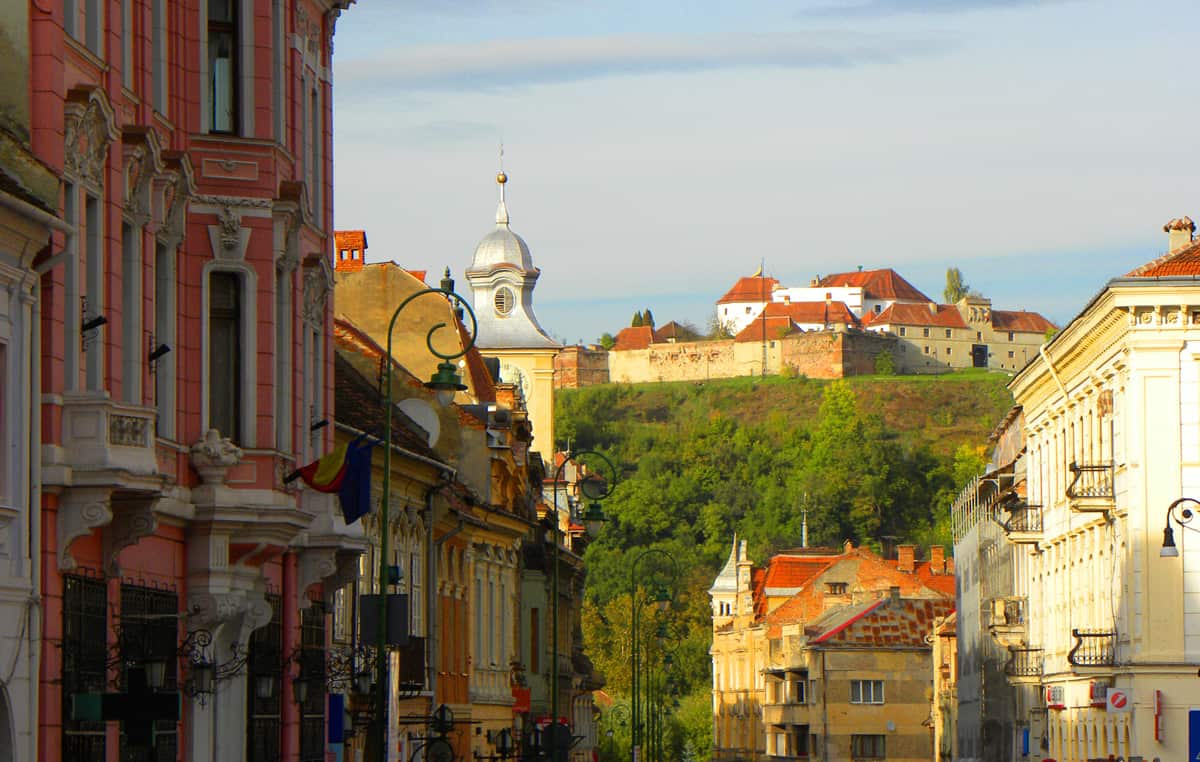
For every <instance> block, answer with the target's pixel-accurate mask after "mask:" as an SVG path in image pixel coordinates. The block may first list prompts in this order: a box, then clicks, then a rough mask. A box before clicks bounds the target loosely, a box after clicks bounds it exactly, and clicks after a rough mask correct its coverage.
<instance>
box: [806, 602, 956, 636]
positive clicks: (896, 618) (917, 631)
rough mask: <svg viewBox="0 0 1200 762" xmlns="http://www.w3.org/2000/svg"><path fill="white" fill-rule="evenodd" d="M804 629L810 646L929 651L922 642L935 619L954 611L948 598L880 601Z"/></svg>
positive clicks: (832, 616) (825, 618) (832, 615)
mask: <svg viewBox="0 0 1200 762" xmlns="http://www.w3.org/2000/svg"><path fill="white" fill-rule="evenodd" d="M846 609H849V610H848V611H833V612H830V614H829V616H828V617H822V619H821V620H818V621H817V622H814V623H813V624H812V625H810V626H809V627H808V628H806V629H805V633H806V634H807V635H808V636H809V638H810V640H809V642H810V643H813V644H823V645H827V646H838V645H845V646H858V647H864V646H866V647H880V646H909V647H917V648H928V647H929V644H928V643H927V642H926V640H925V638H926V637H928V635H929V634H930V629H931V628H932V627H933V622H934V620H935V619H938V618H940V617H944V616H948V615H949V614H951V613H952V612H953V611H954V600H953V599H947V598H941V599H938V598H935V599H929V598H922V599H913V598H901V599H900V600H891V599H890V598H887V597H885V598H883V599H881V600H879V601H876V602H874V603H873V604H865V605H860V606H852V607H849V606H848V607H846Z"/></svg>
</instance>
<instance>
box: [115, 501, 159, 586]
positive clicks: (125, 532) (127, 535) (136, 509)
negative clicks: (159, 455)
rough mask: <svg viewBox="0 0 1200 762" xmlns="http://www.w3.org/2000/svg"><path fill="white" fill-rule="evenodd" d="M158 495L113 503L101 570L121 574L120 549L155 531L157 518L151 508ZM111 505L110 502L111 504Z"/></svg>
mask: <svg viewBox="0 0 1200 762" xmlns="http://www.w3.org/2000/svg"><path fill="white" fill-rule="evenodd" d="M157 503H158V496H157V495H155V496H152V497H144V498H135V499H131V500H119V501H116V502H115V504H113V505H112V513H113V519H112V523H111V524H110V525H109V527H108V529H107V530H106V531H105V532H104V571H105V573H107V574H109V575H110V576H119V575H120V574H121V567H120V564H119V563H117V558H118V557H119V556H120V555H121V551H122V550H124V549H125V548H127V547H129V546H130V545H133V544H135V543H136V542H137V541H138V540H140V539H142V538H143V537H149V536H150V535H152V534H154V530H155V529H157V528H158V517H157V516H155V514H154V507H155V505H156V504H157ZM110 504H111V503H110Z"/></svg>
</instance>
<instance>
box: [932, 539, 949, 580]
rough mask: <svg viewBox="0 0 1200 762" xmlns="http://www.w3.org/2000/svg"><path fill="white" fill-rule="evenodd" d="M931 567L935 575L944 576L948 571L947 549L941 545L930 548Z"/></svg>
mask: <svg viewBox="0 0 1200 762" xmlns="http://www.w3.org/2000/svg"><path fill="white" fill-rule="evenodd" d="M929 566H930V568H931V569H932V571H933V573H934V574H944V573H945V571H946V549H945V548H944V547H942V546H941V545H931V546H930V547H929Z"/></svg>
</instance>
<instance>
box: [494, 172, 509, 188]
mask: <svg viewBox="0 0 1200 762" xmlns="http://www.w3.org/2000/svg"><path fill="white" fill-rule="evenodd" d="M496 182H498V183H500V184H501V185H504V184H505V183H506V182H508V175H506V174H504V170H500V171H499V172H497V173H496Z"/></svg>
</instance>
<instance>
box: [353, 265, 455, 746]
mask: <svg viewBox="0 0 1200 762" xmlns="http://www.w3.org/2000/svg"><path fill="white" fill-rule="evenodd" d="M440 285H441V287H440V288H426V289H423V290H421V291H417V292H416V293H414V294H411V295H410V296H409V297H408V298H407V299H405V300H404V301H402V302H401V303H400V306H399V307H397V308H396V310H395V312H393V313H392V319H391V320H390V321H389V322H388V330H387V354H386V355H385V356H384V363H383V390H384V392H383V394H384V403H383V421H384V423H383V432H384V433H383V452H384V455H383V497H382V498H381V499H380V502H379V619H378V626H377V627H376V634H377V640H376V652H375V653H376V660H375V717H374V724H373V725H372V731H373V734H372V735H373V743H372V744H371V748H372V749H373V750H374V752H375V754H376V755H377V757H376V762H385V760H386V759H387V727H388V722H387V709H388V689H389V687H390V685H391V682H390V681H389V680H388V679H387V675H388V648H387V646H388V633H387V629H388V616H387V586H388V585H389V584H391V583H392V582H394V581H395V580H392V579H391V575H390V573H389V565H388V525H389V523H390V521H389V515H388V514H389V509H390V507H391V505H390V503H391V492H392V489H391V488H392V447H391V444H392V414H393V412H394V411H393V405H394V401H393V397H392V333H393V331H394V330H395V328H396V320H397V318H399V317H400V313H401V312H402V311H403V310H404V308H405V307H407V306H408V305H410V304H412V303H413V302H414V301H415V300H416V299H419V298H420V297H422V296H425V295H427V294H437V295H439V296H441V297H442V298H444V299H446V300H447V301H448V302H450V304H451V305H452V306H453V305H454V304H455V302H457V303H458V305H459V306H460V307H461V310H458V311H457V314H458V315H459V317H460V319H461V316H462V314H463V312H462V310H465V312H466V314H467V315H469V316H470V318H471V329H470V331H468V335H469V338H468V340H467V341H466V342H464V343H463V345H462V349H461V351H458V352H450V353H443V352H440V351H438V349H437V348H436V347H434V345H433V336H434V334H436V333H437V332H438V331H439V330H441V329H442V328H446V327H448V326H447V324H446V323H444V322H442V323H437V324H435V325H434V326H433V327H432V328H430V329H429V332H428V333H426V335H425V345H426V346H427V347H428V348H429V352H430V353H431V354H432V355H433V356H434V357H437V358H438V359H440V360H441V362H440V363H438V367H437V372H436V373H434V374H433V378H431V379H430V380H429V382H428V383H426V384H425V386H426V387H427V388H429V389H432V390H433V391H434V392H436V394H437V400H438V403H439V404H441V405H443V406H446V405H449V404H450V403H451V402H452V401H453V399H454V395H455V393H456V392H459V391H462V390H464V389H466V388H467V387H466V385H465V384H463V382H462V378H461V377H460V376H459V375H458V372H457V369H456V368H455V367H454V363H452V362H450V361H451V360H454V359H456V358H458V357H462V356H463V355H465V354H466V353H467V352H469V351H470V350H471V347H473V346H474V345H475V334H476V332H477V330H478V324H477V323H476V321H475V313H474V312H472V311H471V306H470V305H469V304H467V302H466V300H464V299H463V298H462V297H461V296H459V295H458V294H456V293H455V292H454V281H453V280H452V279H451V278H450V268H446V274H445V276H444V277H443V278H442V281H441V284H440Z"/></svg>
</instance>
